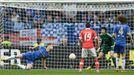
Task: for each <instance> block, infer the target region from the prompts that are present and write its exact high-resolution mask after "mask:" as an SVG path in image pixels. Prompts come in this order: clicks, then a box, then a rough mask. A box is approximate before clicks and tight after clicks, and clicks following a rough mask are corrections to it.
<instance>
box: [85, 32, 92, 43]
mask: <svg viewBox="0 0 134 75" xmlns="http://www.w3.org/2000/svg"><path fill="white" fill-rule="evenodd" d="M90 39H91V34H89V33H86V34H84V40H85V41H89V40H90Z"/></svg>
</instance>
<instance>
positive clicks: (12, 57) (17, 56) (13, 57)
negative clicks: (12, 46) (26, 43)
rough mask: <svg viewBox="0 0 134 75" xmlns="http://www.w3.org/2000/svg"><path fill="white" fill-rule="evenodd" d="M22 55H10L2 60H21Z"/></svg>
mask: <svg viewBox="0 0 134 75" xmlns="http://www.w3.org/2000/svg"><path fill="white" fill-rule="evenodd" d="M22 57H23V56H22V54H19V55H16V56H15V55H12V56H9V57H6V58H5V57H3V58H2V60H12V59H17V58H22Z"/></svg>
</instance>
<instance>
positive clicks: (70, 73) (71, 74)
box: [0, 70, 134, 75]
mask: <svg viewBox="0 0 134 75" xmlns="http://www.w3.org/2000/svg"><path fill="white" fill-rule="evenodd" d="M0 75H134V70H127V71H126V72H115V71H114V70H101V71H100V72H99V73H96V72H95V71H94V70H90V71H83V72H82V73H79V72H78V70H0Z"/></svg>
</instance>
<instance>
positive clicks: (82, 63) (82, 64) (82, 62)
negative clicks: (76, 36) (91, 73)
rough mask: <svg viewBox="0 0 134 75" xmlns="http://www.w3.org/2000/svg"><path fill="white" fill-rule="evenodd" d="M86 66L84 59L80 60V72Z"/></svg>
mask: <svg viewBox="0 0 134 75" xmlns="http://www.w3.org/2000/svg"><path fill="white" fill-rule="evenodd" d="M83 66H84V58H81V59H80V64H79V72H82V70H83Z"/></svg>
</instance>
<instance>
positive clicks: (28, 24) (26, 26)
mask: <svg viewBox="0 0 134 75" xmlns="http://www.w3.org/2000/svg"><path fill="white" fill-rule="evenodd" d="M31 28H32V23H30V22H29V20H28V17H26V18H25V22H24V29H31Z"/></svg>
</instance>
